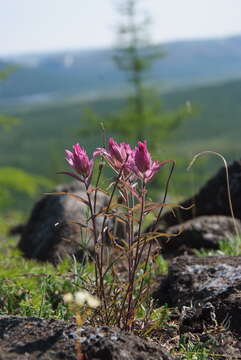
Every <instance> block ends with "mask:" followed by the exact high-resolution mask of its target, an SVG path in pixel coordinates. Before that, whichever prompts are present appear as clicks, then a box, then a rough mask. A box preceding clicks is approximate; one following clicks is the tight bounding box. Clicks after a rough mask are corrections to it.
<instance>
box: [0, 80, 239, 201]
mask: <svg viewBox="0 0 241 360" xmlns="http://www.w3.org/2000/svg"><path fill="white" fill-rule="evenodd" d="M187 100H189V101H191V103H192V106H193V107H194V108H196V109H197V111H198V114H197V116H193V118H192V119H190V120H187V121H186V122H185V123H183V124H182V126H181V127H180V128H179V129H178V130H177V131H176V134H175V136H174V137H173V136H171V135H172V134H170V137H169V136H167V139H166V141H165V143H164V142H163V143H160V148H161V155H160V156H161V158H162V159H167V158H168V159H169V158H174V159H177V174H178V176H174V182H175V184H176V185H175V187H176V188H177V189H178V191H181V192H182V190H183V189H184V192H183V194H184V195H185V193H188V194H190V193H191V192H193V191H192V188H191V187H190V184H189V181H190V175H189V174H188V173H186V166H187V164H188V162H189V161H190V160H191V158H192V156H193V155H194V154H195V153H196V152H198V151H203V150H214V151H218V152H221V153H222V154H223V155H225V156H226V158H227V160H228V161H232V160H233V159H235V158H236V159H239V158H241V143H240V133H241V80H240V81H232V82H227V83H225V84H222V85H215V86H209V87H208V86H206V87H199V88H196V89H189V90H185V91H180V90H179V91H176V92H173V93H170V94H167V95H165V97H162V102H163V101H164V103H165V107H166V108H172V109H173V108H175V107H177V106H179V105H181V104H184V103H185V102H186V101H187ZM122 104H123V99H111V98H110V99H105V100H99V101H92V102H90V103H89V105H91V107H92V108H94V109H95V110H96V111H97V112H98V113H99V114H105V113H108V112H110V111H113V110H116V109H118V108H120V106H122ZM83 108H84V104H83V103H82V104H81V103H80V102H77V101H75V102H72V103H70V102H67V101H66V102H61V103H59V104H53V105H51V104H45V105H43V104H42V105H35V106H33V105H32V106H25V107H23V106H21V107H19V109H17V108H16V109H15V111H11V112H10V113H11V114H13V115H16V116H18V117H20V118H21V119H22V122H21V123H20V124H19V125H17V126H15V127H13V128H12V130H11V131H10V132H4V131H1V132H0V166H6V165H7V166H13V167H19V168H23V169H24V170H26V171H29V172H31V173H35V174H39V175H43V176H48V177H49V178H51V179H53V178H56V177H57V180H58V181H66V178H62V180H61V177H60V175H55V172H56V171H58V170H63V169H66V163H65V161H64V154H63V150H64V149H66V148H67V149H70V148H71V146H72V144H74V143H75V142H77V141H79V142H81V144H82V145H83V146H86V147H87V148H88V150H89V151H93V150H94V148H95V147H96V146H97V145H100V143H99V141H100V131H99V130H98V129H96V131H94V132H93V136H92V137H90V136H88V137H86V136H82V137H81V136H80V135H79V132H78V131H79V129H80V128H81V126H82V124H85V123H86V121H88V119H87V118H86V117H84V116H83ZM12 144H15V146H12ZM183 159H185V161H184V160H183ZM221 165H222V164H221V162H220V160H218V161H216V162H215V161H214V160H213V159H212V158H211V159H208V161H207V166H206V165H205V166H206V167H203V168H202V169H203V170H202V171H200V170H199V171H198V172H197V169H195V170H194V171H193V173H194V174H198V179H197V181H196V183H197V184H200V185H201V184H202V183H203V181H204V179H206V178H207V177H209V176H211V175H212V174H213V172H214V171H215V169H217V168H218V167H220V166H221ZM187 184H188V185H187Z"/></svg>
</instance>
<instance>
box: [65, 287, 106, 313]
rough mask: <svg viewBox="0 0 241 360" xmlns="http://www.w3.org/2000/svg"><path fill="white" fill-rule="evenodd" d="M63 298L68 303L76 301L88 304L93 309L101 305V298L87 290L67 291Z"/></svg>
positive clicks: (75, 302)
mask: <svg viewBox="0 0 241 360" xmlns="http://www.w3.org/2000/svg"><path fill="white" fill-rule="evenodd" d="M63 300H64V302H65V303H66V304H71V303H74V304H76V305H79V306H83V305H88V306H89V307H91V308H93V309H95V308H97V307H98V306H99V305H100V301H99V299H98V298H97V297H95V296H92V295H91V294H90V293H88V291H86V290H81V291H77V292H76V293H74V294H71V293H67V294H65V295H64V296H63Z"/></svg>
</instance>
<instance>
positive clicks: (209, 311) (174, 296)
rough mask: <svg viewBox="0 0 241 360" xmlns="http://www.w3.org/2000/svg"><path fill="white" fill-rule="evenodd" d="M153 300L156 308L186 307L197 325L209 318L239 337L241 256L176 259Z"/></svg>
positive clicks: (240, 320) (240, 333)
mask: <svg viewBox="0 0 241 360" xmlns="http://www.w3.org/2000/svg"><path fill="white" fill-rule="evenodd" d="M153 296H154V298H155V299H156V300H157V302H158V303H159V305H163V304H165V303H167V304H168V305H169V306H178V307H179V308H180V309H183V307H184V306H185V307H188V308H189V318H190V312H191V317H192V316H193V317H194V319H195V318H196V322H199V323H200V322H201V320H202V321H204V320H205V317H206V318H207V317H209V321H212V322H213V323H216V322H217V323H218V324H220V325H222V326H226V327H228V328H229V329H231V330H233V331H235V332H237V333H239V335H241V328H240V323H241V256H209V257H201V258H197V257H190V256H183V257H179V258H176V259H175V260H174V261H173V263H172V264H171V265H170V266H169V270H168V274H167V276H166V277H164V278H163V279H162V281H161V285H160V287H159V289H158V290H157V291H156V292H155V293H154V294H153ZM184 309H185V311H184V312H187V309H186V308H184ZM183 316H184V318H185V317H186V318H187V315H186V314H183ZM202 317H204V318H202ZM197 319H199V320H197ZM206 320H207V319H206Z"/></svg>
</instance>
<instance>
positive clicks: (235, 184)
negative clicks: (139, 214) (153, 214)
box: [161, 160, 241, 228]
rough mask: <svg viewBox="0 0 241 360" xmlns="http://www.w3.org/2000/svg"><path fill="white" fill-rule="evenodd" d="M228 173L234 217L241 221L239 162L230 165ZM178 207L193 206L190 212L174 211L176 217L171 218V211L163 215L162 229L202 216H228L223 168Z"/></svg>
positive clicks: (240, 173)
mask: <svg viewBox="0 0 241 360" xmlns="http://www.w3.org/2000/svg"><path fill="white" fill-rule="evenodd" d="M228 172H229V184H230V192H231V198H232V204H233V210H234V216H235V218H237V219H241V201H240V199H241V160H239V161H234V162H233V163H232V164H230V165H229V166H228ZM179 205H181V206H183V207H185V208H187V207H189V206H191V205H194V207H193V208H192V209H191V210H181V209H178V208H177V209H174V210H175V213H176V217H175V216H173V212H172V211H169V212H167V213H165V214H164V215H163V216H162V217H161V223H162V224H164V225H163V226H164V228H167V227H170V226H173V225H177V224H179V223H183V222H184V221H187V220H190V219H192V218H195V217H197V216H202V215H225V216H230V215H231V213H230V206H229V202H228V193H227V182H226V171H225V168H224V167H223V168H221V169H220V170H219V171H218V172H217V174H216V175H214V176H213V177H212V178H211V179H210V180H209V181H208V182H207V183H206V184H205V185H204V186H203V187H202V188H201V190H200V191H199V192H198V193H197V194H195V195H194V196H192V197H190V198H189V199H187V200H184V201H183V202H181V203H180V204H179Z"/></svg>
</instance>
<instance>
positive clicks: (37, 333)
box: [0, 316, 174, 360]
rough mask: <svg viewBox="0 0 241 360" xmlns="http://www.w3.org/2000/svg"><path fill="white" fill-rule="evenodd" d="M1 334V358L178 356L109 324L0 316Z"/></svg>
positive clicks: (140, 359)
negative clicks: (89, 325) (84, 324)
mask: <svg viewBox="0 0 241 360" xmlns="http://www.w3.org/2000/svg"><path fill="white" fill-rule="evenodd" d="M0 335H1V336H0V349H1V352H0V359H1V360H5V359H6V360H16V359H18V360H27V359H28V360H33V359H43V360H44V359H46V360H57V359H59V360H60V359H65V360H75V359H77V358H78V359H88V360H145V359H149V360H174V357H172V356H171V355H169V354H168V353H167V352H166V351H165V350H164V348H163V347H162V346H160V345H156V344H154V343H153V342H150V341H146V340H144V339H141V338H139V337H138V336H134V335H132V334H127V333H125V332H123V331H121V330H119V329H117V328H109V327H107V326H105V327H98V328H83V327H82V328H79V329H76V325H75V324H73V323H65V322H64V321H60V320H49V319H40V318H35V317H20V316H0ZM78 343H79V346H78ZM77 348H79V350H78V351H77Z"/></svg>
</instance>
